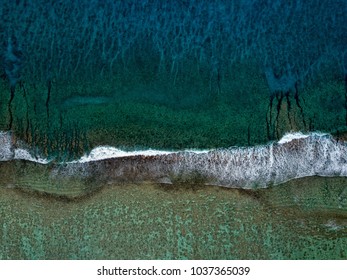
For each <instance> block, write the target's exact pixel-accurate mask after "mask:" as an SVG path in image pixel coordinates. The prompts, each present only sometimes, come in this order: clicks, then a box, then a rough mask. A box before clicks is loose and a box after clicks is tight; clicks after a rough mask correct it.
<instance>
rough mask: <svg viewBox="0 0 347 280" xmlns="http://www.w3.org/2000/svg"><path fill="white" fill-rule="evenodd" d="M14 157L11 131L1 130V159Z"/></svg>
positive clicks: (5, 159) (6, 159)
mask: <svg viewBox="0 0 347 280" xmlns="http://www.w3.org/2000/svg"><path fill="white" fill-rule="evenodd" d="M12 158H13V148H12V137H11V134H10V133H9V132H2V131H0V161H8V160H11V159H12Z"/></svg>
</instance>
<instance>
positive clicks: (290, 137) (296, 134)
mask: <svg viewBox="0 0 347 280" xmlns="http://www.w3.org/2000/svg"><path fill="white" fill-rule="evenodd" d="M307 137H309V135H308V134H303V133H302V132H294V133H286V134H285V135H284V136H283V137H282V138H281V139H280V140H279V141H278V142H277V143H278V144H284V143H289V142H291V141H293V140H295V139H302V138H307Z"/></svg>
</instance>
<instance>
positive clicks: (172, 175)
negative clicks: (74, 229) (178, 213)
mask: <svg viewBox="0 0 347 280" xmlns="http://www.w3.org/2000/svg"><path fill="white" fill-rule="evenodd" d="M15 146H16V145H14V144H13V141H12V137H11V134H10V133H8V132H0V161H9V160H19V159H21V160H27V161H32V162H36V163H38V164H52V168H51V169H50V170H51V171H50V172H51V176H79V177H82V178H89V177H96V178H99V179H100V180H105V181H108V182H109V181H129V180H130V181H145V180H146V181H148V180H150V181H155V182H162V183H173V182H177V181H179V182H182V181H189V180H196V179H197V178H198V179H199V180H203V182H204V183H206V184H211V185H219V186H225V187H239V188H252V187H266V186H268V185H272V184H280V183H283V182H286V181H288V180H291V179H295V178H301V177H307V176H347V145H346V143H345V142H342V141H337V140H335V139H334V138H333V137H332V136H331V135H329V134H323V133H310V134H303V133H300V132H296V133H288V134H286V135H285V136H283V138H282V139H281V140H279V141H278V142H273V143H269V144H267V145H263V146H255V147H232V148H229V149H215V150H202V151H199V150H185V151H159V150H144V151H131V152H126V151H122V150H119V149H117V148H114V147H108V146H102V147H97V148H95V149H93V150H92V151H91V152H90V153H89V154H86V155H84V156H83V157H81V158H80V159H78V160H75V161H71V162H65V163H53V162H50V161H49V160H48V159H44V158H40V157H35V156H33V155H32V154H31V153H30V152H29V151H28V150H26V149H23V148H18V147H15Z"/></svg>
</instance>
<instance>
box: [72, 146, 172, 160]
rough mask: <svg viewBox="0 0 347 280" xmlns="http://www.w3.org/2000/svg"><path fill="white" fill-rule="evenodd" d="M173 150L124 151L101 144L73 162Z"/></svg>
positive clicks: (154, 153)
mask: <svg viewBox="0 0 347 280" xmlns="http://www.w3.org/2000/svg"><path fill="white" fill-rule="evenodd" d="M170 153H172V152H169V151H157V150H144V151H129V152H128V151H123V150H120V149H117V148H114V147H110V146H100V147H96V148H94V149H93V150H92V151H91V152H90V153H89V154H86V155H84V156H82V157H81V158H80V159H79V160H75V161H72V163H76V162H79V163H83V162H90V161H98V160H104V159H109V158H120V157H131V156H158V155H167V154H170Z"/></svg>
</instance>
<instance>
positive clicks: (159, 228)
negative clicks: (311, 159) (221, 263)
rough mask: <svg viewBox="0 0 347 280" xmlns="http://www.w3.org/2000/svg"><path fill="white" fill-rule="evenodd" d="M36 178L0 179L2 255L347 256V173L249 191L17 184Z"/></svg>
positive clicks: (267, 257)
mask: <svg viewBox="0 0 347 280" xmlns="http://www.w3.org/2000/svg"><path fill="white" fill-rule="evenodd" d="M17 179H18V178H17ZM11 180H12V179H11ZM16 182H19V181H16ZM25 182H26V183H25ZM38 183H39V182H38V181H37V179H32V180H31V181H29V180H28V178H26V179H25V181H21V183H20V184H19V183H18V184H16V183H15V184H9V181H8V182H7V183H6V182H5V181H4V180H2V182H1V188H0V192H1V195H0V223H1V227H0V258H1V259H346V258H347V250H346V249H347V179H345V178H307V179H300V180H294V181H291V182H289V183H286V184H283V185H280V186H276V187H272V188H269V189H261V190H248V191H245V190H240V189H226V188H219V187H208V186H199V185H157V184H150V183H143V184H127V185H119V184H117V185H116V184H108V185H105V186H102V188H101V189H99V190H98V191H96V192H95V193H93V194H90V195H87V196H77V197H76V196H74V195H71V193H65V195H64V194H62V193H60V196H59V197H57V196H52V195H49V194H47V193H45V192H44V191H45V188H46V190H49V189H50V188H51V187H50V186H48V185H46V186H42V185H40V190H39V191H36V192H33V191H28V189H25V188H24V189H18V186H22V187H23V186H26V187H35V186H36V188H37V189H38V187H37V186H38ZM30 184H32V185H31V186H30ZM34 184H35V186H34ZM74 187H75V186H73V185H71V188H72V189H73V188H74ZM79 188H80V186H77V187H76V189H79Z"/></svg>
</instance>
